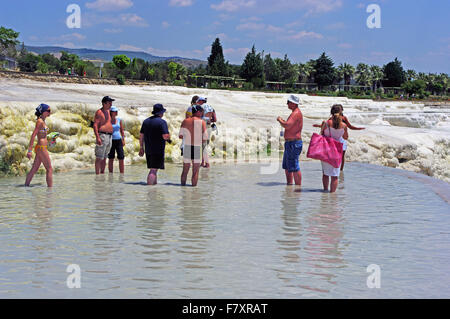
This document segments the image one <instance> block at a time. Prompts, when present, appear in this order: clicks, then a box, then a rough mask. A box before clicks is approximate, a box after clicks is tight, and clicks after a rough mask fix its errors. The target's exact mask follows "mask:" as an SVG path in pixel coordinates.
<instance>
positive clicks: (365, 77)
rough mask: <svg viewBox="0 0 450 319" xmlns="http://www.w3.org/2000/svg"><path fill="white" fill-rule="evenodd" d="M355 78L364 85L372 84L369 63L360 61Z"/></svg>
mask: <svg viewBox="0 0 450 319" xmlns="http://www.w3.org/2000/svg"><path fill="white" fill-rule="evenodd" d="M355 80H356V83H358V84H359V85H362V86H370V85H371V84H372V75H371V73H370V68H369V66H368V65H367V64H365V63H359V64H358V65H357V66H356V72H355Z"/></svg>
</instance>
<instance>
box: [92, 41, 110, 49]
mask: <svg viewBox="0 0 450 319" xmlns="http://www.w3.org/2000/svg"><path fill="white" fill-rule="evenodd" d="M112 47H113V45H112V43H109V42H107V43H104V42H97V43H96V44H95V48H97V49H100V50H103V49H105V48H112Z"/></svg>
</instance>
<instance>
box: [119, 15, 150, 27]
mask: <svg viewBox="0 0 450 319" xmlns="http://www.w3.org/2000/svg"><path fill="white" fill-rule="evenodd" d="M119 20H120V21H119V23H120V24H124V25H127V26H134V27H148V23H147V22H146V21H145V20H144V19H143V18H142V17H140V16H138V15H137V14H134V13H125V14H121V15H120V16H119Z"/></svg>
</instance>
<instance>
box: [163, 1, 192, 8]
mask: <svg viewBox="0 0 450 319" xmlns="http://www.w3.org/2000/svg"><path fill="white" fill-rule="evenodd" d="M193 4H194V2H193V1H192V0H170V3H169V5H170V6H171V7H189V6H192V5H193Z"/></svg>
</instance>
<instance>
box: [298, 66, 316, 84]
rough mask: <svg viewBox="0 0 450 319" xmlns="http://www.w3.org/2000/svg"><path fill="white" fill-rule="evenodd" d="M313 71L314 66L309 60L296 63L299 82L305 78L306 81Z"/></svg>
mask: <svg viewBox="0 0 450 319" xmlns="http://www.w3.org/2000/svg"><path fill="white" fill-rule="evenodd" d="M313 72H314V66H313V65H312V64H311V61H310V62H306V63H299V64H298V73H299V77H300V82H303V80H305V82H308V79H309V77H310V76H311V75H312V73H313Z"/></svg>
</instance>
